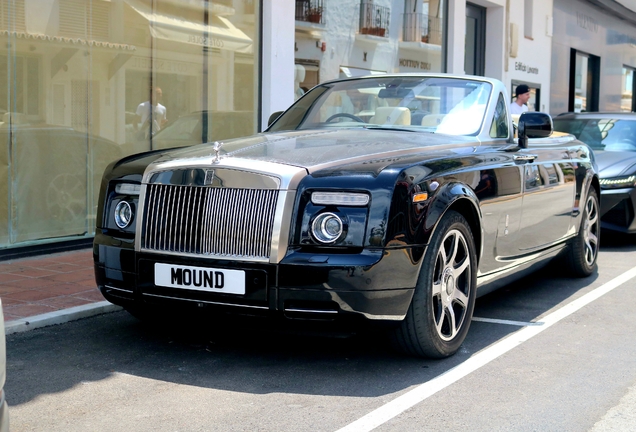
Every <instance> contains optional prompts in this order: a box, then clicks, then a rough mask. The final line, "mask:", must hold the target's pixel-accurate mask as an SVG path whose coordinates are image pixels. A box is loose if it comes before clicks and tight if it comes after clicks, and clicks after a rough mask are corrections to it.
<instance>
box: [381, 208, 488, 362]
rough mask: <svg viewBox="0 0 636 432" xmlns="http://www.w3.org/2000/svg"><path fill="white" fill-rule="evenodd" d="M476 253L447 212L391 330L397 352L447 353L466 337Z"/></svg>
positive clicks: (462, 224)
mask: <svg viewBox="0 0 636 432" xmlns="http://www.w3.org/2000/svg"><path fill="white" fill-rule="evenodd" d="M476 286H477V255H476V252H475V244H474V240H473V235H472V231H471V229H470V226H469V225H468V222H467V221H466V219H465V218H464V217H463V216H462V215H461V214H459V213H457V212H455V211H452V210H451V211H448V212H447V213H446V214H445V215H444V217H443V218H442V219H441V221H440V222H439V224H438V227H437V228H436V230H435V233H434V234H433V236H432V237H431V242H430V244H429V246H428V248H427V250H426V254H425V256H424V261H423V262H422V268H421V270H420V275H419V278H418V281H417V285H416V287H415V293H414V294H413V299H412V301H411V305H410V306H409V310H408V312H407V314H406V317H405V318H404V321H402V323H401V324H400V326H399V327H398V328H396V329H395V330H394V332H393V334H392V340H393V343H394V345H395V346H396V347H397V348H398V349H399V350H401V351H403V352H405V353H407V354H411V355H415V356H420V357H429V358H445V357H449V356H451V355H453V354H455V352H457V350H458V349H459V347H460V346H461V344H462V342H463V341H464V339H465V338H466V335H467V333H468V328H469V327H470V321H471V319H472V316H473V310H474V308H475V298H476Z"/></svg>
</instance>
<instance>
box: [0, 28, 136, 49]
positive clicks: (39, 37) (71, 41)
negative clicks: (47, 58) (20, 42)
mask: <svg viewBox="0 0 636 432" xmlns="http://www.w3.org/2000/svg"><path fill="white" fill-rule="evenodd" d="M0 36H5V37H12V38H16V39H24V40H28V41H33V42H39V41H42V42H52V43H59V44H64V45H71V46H76V47H83V46H88V47H91V48H104V49H113V50H121V51H130V52H133V51H135V50H136V49H137V48H136V47H135V46H134V45H127V44H119V43H112V42H104V41H96V40H89V39H82V38H72V37H63V36H49V35H43V34H33V33H24V32H14V31H7V30H0Z"/></svg>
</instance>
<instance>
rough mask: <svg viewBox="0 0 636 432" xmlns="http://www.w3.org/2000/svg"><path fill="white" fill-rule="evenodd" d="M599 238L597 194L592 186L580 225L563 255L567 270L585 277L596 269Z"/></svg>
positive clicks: (599, 223)
mask: <svg viewBox="0 0 636 432" xmlns="http://www.w3.org/2000/svg"><path fill="white" fill-rule="evenodd" d="M600 238H601V221H600V217H599V205H598V195H597V193H596V190H595V189H594V188H590V191H589V193H588V195H587V198H586V199H585V206H584V207H583V214H582V217H581V225H580V227H579V232H578V234H577V235H576V237H575V238H574V239H573V240H572V242H571V243H570V247H569V249H568V251H567V252H566V255H565V261H566V264H567V266H568V270H569V272H570V273H571V274H572V275H573V276H576V277H587V276H589V275H591V274H592V273H593V272H594V271H595V270H596V259H597V258H598V248H599V244H600Z"/></svg>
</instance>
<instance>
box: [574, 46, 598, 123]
mask: <svg viewBox="0 0 636 432" xmlns="http://www.w3.org/2000/svg"><path fill="white" fill-rule="evenodd" d="M600 74H601V58H600V57H597V56H595V55H591V54H586V53H583V52H581V51H577V50H575V49H572V50H571V51H570V88H569V100H568V111H570V112H586V111H598V99H599V96H598V95H599V82H600Z"/></svg>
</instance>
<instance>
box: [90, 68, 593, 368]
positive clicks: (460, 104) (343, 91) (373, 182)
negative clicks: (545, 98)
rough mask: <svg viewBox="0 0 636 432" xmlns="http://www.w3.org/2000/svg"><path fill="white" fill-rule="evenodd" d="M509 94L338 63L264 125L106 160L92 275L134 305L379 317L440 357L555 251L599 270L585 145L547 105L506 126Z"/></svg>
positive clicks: (406, 343) (416, 347) (318, 317)
mask: <svg viewBox="0 0 636 432" xmlns="http://www.w3.org/2000/svg"><path fill="white" fill-rule="evenodd" d="M508 100H509V98H508V95H507V93H506V88H505V87H504V85H503V84H502V83H501V82H499V81H497V80H494V79H487V78H483V77H471V76H468V77H467V76H451V75H445V74H437V75H436V74H396V75H381V76H377V75H376V76H370V77H360V78H351V79H343V80H336V81H331V82H327V83H324V84H320V85H318V86H316V87H314V88H313V89H312V90H310V91H309V92H307V93H306V94H305V95H304V96H303V97H302V98H300V99H299V100H298V101H296V103H294V105H292V106H291V107H290V108H289V109H288V110H286V111H285V112H283V113H275V114H273V115H272V118H271V121H272V122H271V124H270V126H269V127H268V129H267V130H266V131H265V132H264V133H259V134H256V135H254V136H250V137H247V138H241V139H231V140H227V141H223V142H215V143H208V144H202V145H197V146H192V147H185V148H179V149H173V150H159V151H154V152H150V153H143V154H137V155H133V156H130V157H127V158H124V159H122V160H120V161H118V162H115V163H113V164H111V165H110V166H109V167H108V168H107V169H106V171H105V173H104V176H103V180H102V184H101V194H100V208H99V211H98V214H99V216H98V221H97V227H96V235H95V240H94V259H95V273H96V280H97V283H98V286H99V289H100V290H101V292H102V293H103V295H104V297H105V298H106V299H107V300H109V301H110V302H112V303H115V304H118V305H121V306H123V307H124V308H125V309H127V310H128V311H130V312H131V313H132V314H133V315H136V316H145V315H146V314H147V313H148V312H149V311H153V310H164V308H169V309H172V310H175V311H176V310H185V311H188V310H190V311H194V310H195V309H196V310H199V311H202V312H203V313H207V314H210V315H211V316H227V314H230V315H235V316H239V317H240V316H245V315H252V316H253V315H263V316H265V318H266V319H272V320H280V321H283V322H287V321H288V322H290V323H293V322H294V321H296V322H300V321H308V320H311V321H313V322H315V323H318V324H320V322H325V326H332V325H334V324H336V323H348V324H351V323H355V324H356V325H363V326H365V325H367V324H368V325H371V324H372V323H379V324H382V325H381V326H380V327H382V328H383V331H384V330H385V331H386V332H387V333H388V334H389V335H390V337H391V340H392V341H393V343H394V345H395V346H396V347H397V348H399V349H401V350H402V351H404V352H405V353H408V354H411V355H416V356H425V357H433V358H443V357H447V356H450V355H452V354H453V353H455V352H456V351H457V350H458V349H459V347H460V345H461V343H462V341H463V340H464V338H465V337H466V334H467V332H468V329H469V326H470V322H471V318H472V314H473V308H474V305H475V299H476V297H477V296H478V295H483V294H485V293H487V292H490V291H492V290H493V289H496V288H498V287H500V286H502V285H504V284H507V283H510V282H511V281H513V280H514V279H516V278H519V277H521V276H523V275H524V274H526V273H527V272H530V271H534V270H535V269H537V268H538V267H540V266H541V265H543V264H546V263H547V262H549V261H550V260H551V259H553V258H558V259H562V260H563V262H564V263H565V265H564V266H561V267H559V268H563V269H567V270H568V271H569V274H571V275H574V276H581V277H584V276H588V275H590V274H591V273H593V272H594V271H595V269H596V259H597V254H598V246H599V218H598V211H599V198H598V197H599V190H600V187H599V179H598V176H597V173H596V167H595V162H594V160H593V154H592V153H591V152H590V151H589V148H588V147H587V146H585V145H584V144H582V143H581V142H579V141H578V140H576V138H575V137H574V136H572V135H568V134H553V129H552V120H551V118H550V116H549V115H547V114H544V113H524V114H523V115H522V116H521V117H520V119H519V122H518V125H517V126H518V130H517V137H515V134H514V131H513V122H512V120H511V117H510V114H509V112H508V107H507V106H508V104H507V101H508ZM557 135H558V136H557ZM277 322H278V321H277ZM327 322H330V323H331V324H327ZM290 325H292V326H293V324H290ZM374 328H375V326H374Z"/></svg>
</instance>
